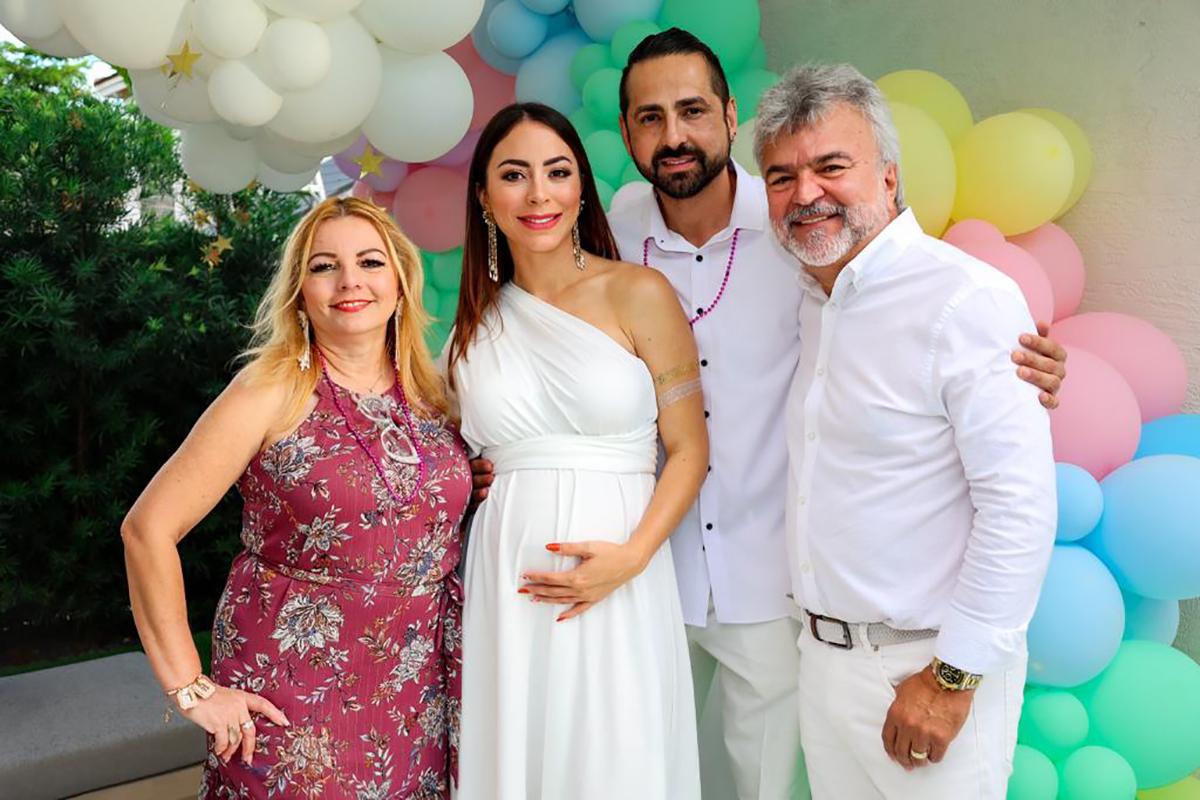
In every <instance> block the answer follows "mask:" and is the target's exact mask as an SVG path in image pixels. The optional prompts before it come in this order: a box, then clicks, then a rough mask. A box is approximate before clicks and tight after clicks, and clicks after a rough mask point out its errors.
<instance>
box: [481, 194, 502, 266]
mask: <svg viewBox="0 0 1200 800" xmlns="http://www.w3.org/2000/svg"><path fill="white" fill-rule="evenodd" d="M483 221H484V222H486V223H487V229H488V277H489V278H491V279H492V283H499V282H500V258H499V257H498V256H497V255H496V220H494V219H493V218H492V215H491V214H489V213H488V212H487V210H486V209H485V210H484V212H483Z"/></svg>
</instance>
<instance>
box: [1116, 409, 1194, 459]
mask: <svg viewBox="0 0 1200 800" xmlns="http://www.w3.org/2000/svg"><path fill="white" fill-rule="evenodd" d="M1161 455H1177V456H1192V457H1193V458H1200V414H1173V415H1172V416H1169V417H1159V418H1158V419H1156V420H1153V421H1151V422H1147V423H1146V424H1145V425H1143V426H1142V439H1141V441H1140V442H1139V443H1138V449H1137V453H1135V454H1134V456H1133V457H1134V458H1145V457H1146V456H1161Z"/></svg>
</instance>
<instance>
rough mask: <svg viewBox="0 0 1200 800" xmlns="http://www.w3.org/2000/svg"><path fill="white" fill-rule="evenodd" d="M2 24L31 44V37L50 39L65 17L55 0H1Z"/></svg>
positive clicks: (0, 19) (0, 14)
mask: <svg viewBox="0 0 1200 800" xmlns="http://www.w3.org/2000/svg"><path fill="white" fill-rule="evenodd" d="M0 25H3V26H4V27H6V28H8V30H9V31H10V32H12V34H13V35H14V36H16V37H17V38H18V39H20V40H22V41H23V42H25V43H26V44H29V40H30V39H49V38H50V37H51V36H53V35H54V34H56V33H57V32H58V29H59V28H61V27H62V26H63V18H62V16H61V15H60V14H59V13H58V4H57V3H55V2H54V1H53V0H0ZM30 46H31V47H32V45H30Z"/></svg>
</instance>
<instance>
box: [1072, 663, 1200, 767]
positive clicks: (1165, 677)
mask: <svg viewBox="0 0 1200 800" xmlns="http://www.w3.org/2000/svg"><path fill="white" fill-rule="evenodd" d="M1074 691H1075V693H1076V694H1077V695H1078V696H1079V699H1080V700H1081V701H1082V702H1083V706H1084V708H1086V709H1087V712H1088V718H1089V719H1090V721H1091V729H1090V733H1089V734H1088V743H1089V744H1097V745H1102V746H1104V747H1107V748H1109V749H1111V750H1115V751H1116V752H1117V753H1119V754H1120V755H1121V756H1122V757H1124V759H1125V760H1126V761H1128V762H1129V765H1130V766H1131V767H1133V772H1134V774H1135V775H1136V776H1137V785H1138V788H1140V789H1150V788H1154V787H1157V786H1168V785H1170V784H1172V783H1175V782H1176V781H1180V780H1182V779H1183V778H1185V777H1187V775H1188V774H1189V773H1191V772H1193V771H1195V770H1196V769H1197V768H1200V664H1197V663H1196V662H1195V661H1192V659H1190V658H1188V657H1187V656H1186V655H1184V654H1183V653H1182V652H1180V651H1179V650H1176V649H1174V648H1172V647H1168V646H1167V645H1165V644H1159V643H1158V642H1149V641H1144V640H1131V641H1127V642H1122V643H1121V647H1120V649H1119V650H1117V654H1116V656H1115V657H1113V660H1112V662H1111V663H1110V664H1109V665H1108V667H1107V668H1106V669H1105V670H1104V672H1102V673H1100V675H1099V676H1097V677H1096V678H1093V679H1092V680H1091V681H1089V682H1087V683H1085V684H1083V685H1082V686H1080V687H1079V688H1077V689H1075V690H1074Z"/></svg>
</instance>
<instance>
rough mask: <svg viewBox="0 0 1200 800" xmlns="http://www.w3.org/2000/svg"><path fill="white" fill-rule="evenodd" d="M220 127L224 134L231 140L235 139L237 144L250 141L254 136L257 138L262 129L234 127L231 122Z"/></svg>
mask: <svg viewBox="0 0 1200 800" xmlns="http://www.w3.org/2000/svg"><path fill="white" fill-rule="evenodd" d="M221 127H223V128H224V129H225V132H226V133H228V134H229V135H230V137H231V138H234V139H237V140H238V141H239V142H249V141H251V140H252V139H253V138H254V137H255V136H258V132H259V131H260V130H262V128H251V127H247V126H246V125H234V124H233V123H232V122H226V123H225V124H224V125H222V126H221Z"/></svg>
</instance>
